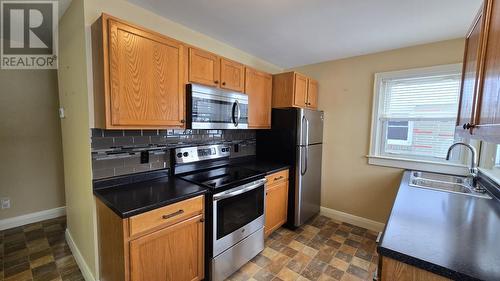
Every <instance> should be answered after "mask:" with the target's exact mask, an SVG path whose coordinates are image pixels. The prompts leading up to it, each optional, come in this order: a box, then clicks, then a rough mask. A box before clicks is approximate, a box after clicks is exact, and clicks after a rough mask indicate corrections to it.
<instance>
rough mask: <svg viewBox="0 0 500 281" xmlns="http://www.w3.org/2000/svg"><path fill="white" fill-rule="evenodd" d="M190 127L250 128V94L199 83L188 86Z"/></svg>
mask: <svg viewBox="0 0 500 281" xmlns="http://www.w3.org/2000/svg"><path fill="white" fill-rule="evenodd" d="M186 87H187V88H186V96H187V102H186V105H187V112H186V117H187V120H186V121H187V124H186V125H187V127H188V128H189V129H248V96H247V95H245V94H243V93H238V92H233V91H228V90H223V89H218V88H213V87H207V86H203V85H198V84H188V85H187V86H186Z"/></svg>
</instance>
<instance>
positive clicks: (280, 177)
mask: <svg viewBox="0 0 500 281" xmlns="http://www.w3.org/2000/svg"><path fill="white" fill-rule="evenodd" d="M282 178H283V176H279V177H277V178H274V180H275V181H277V180H280V179H282Z"/></svg>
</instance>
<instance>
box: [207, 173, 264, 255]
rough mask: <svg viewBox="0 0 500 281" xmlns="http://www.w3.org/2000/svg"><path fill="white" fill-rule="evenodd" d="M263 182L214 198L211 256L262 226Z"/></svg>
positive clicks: (259, 181) (226, 192) (247, 185)
mask: <svg viewBox="0 0 500 281" xmlns="http://www.w3.org/2000/svg"><path fill="white" fill-rule="evenodd" d="M265 182H266V180H265V179H262V180H257V181H254V182H252V183H249V184H246V185H243V186H240V187H237V188H233V189H230V190H228V191H225V192H221V193H217V194H215V195H214V197H213V242H214V243H213V255H212V257H216V256H217V255H219V254H220V253H222V252H224V251H225V250H227V249H228V248H230V247H231V246H233V245H234V244H236V243H238V242H239V241H241V240H243V239H244V238H246V237H247V236H249V235H250V234H252V233H254V232H255V231H257V230H259V229H262V228H263V227H264V192H265Z"/></svg>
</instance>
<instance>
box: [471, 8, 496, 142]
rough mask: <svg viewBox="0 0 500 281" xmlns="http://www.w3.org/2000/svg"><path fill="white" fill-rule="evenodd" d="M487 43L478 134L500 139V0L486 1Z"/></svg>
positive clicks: (491, 139)
mask: <svg viewBox="0 0 500 281" xmlns="http://www.w3.org/2000/svg"><path fill="white" fill-rule="evenodd" d="M486 7H487V8H486V23H485V31H484V34H485V39H484V40H485V43H484V44H483V46H484V48H483V52H482V60H483V61H482V69H481V71H480V75H482V78H480V79H479V96H478V106H477V113H476V118H475V120H474V124H475V132H474V133H475V134H477V135H479V136H482V137H483V139H485V140H488V141H492V142H499V141H500V2H499V1H498V0H487V1H486Z"/></svg>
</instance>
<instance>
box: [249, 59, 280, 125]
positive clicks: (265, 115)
mask: <svg viewBox="0 0 500 281" xmlns="http://www.w3.org/2000/svg"><path fill="white" fill-rule="evenodd" d="M245 76H246V79H245V93H246V94H247V95H248V126H249V127H250V128H255V129H266V128H271V99H272V90H273V83H272V81H273V80H272V79H273V78H272V76H271V75H270V74H267V73H265V72H260V71H257V70H254V69H251V68H248V67H247V68H246V74H245Z"/></svg>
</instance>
